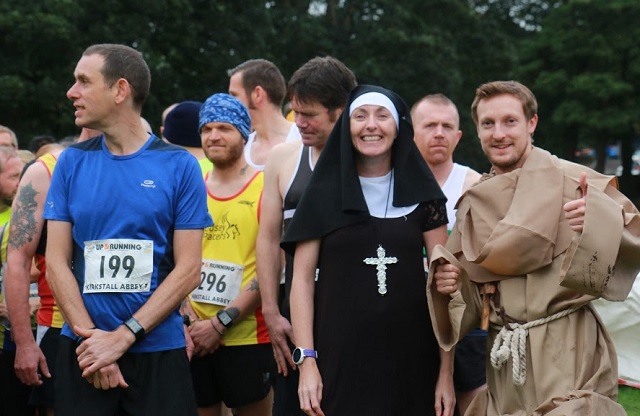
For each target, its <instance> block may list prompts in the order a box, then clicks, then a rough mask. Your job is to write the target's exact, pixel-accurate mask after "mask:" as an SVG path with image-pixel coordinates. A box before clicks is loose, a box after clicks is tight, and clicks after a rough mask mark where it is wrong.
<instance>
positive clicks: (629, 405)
mask: <svg viewBox="0 0 640 416" xmlns="http://www.w3.org/2000/svg"><path fill="white" fill-rule="evenodd" d="M618 403H620V404H621V405H622V407H624V410H626V411H627V415H628V416H640V389H634V388H633V387H629V386H620V390H619V392H618Z"/></svg>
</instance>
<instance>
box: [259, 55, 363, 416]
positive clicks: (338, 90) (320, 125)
mask: <svg viewBox="0 0 640 416" xmlns="http://www.w3.org/2000/svg"><path fill="white" fill-rule="evenodd" d="M355 86H356V78H355V76H354V75H353V72H351V70H350V69H349V68H347V67H346V66H345V65H344V64H343V63H342V62H340V61H339V60H337V59H335V58H333V57H329V56H327V57H316V58H313V59H311V60H310V61H308V62H307V63H305V64H304V65H302V66H301V67H300V68H299V69H298V70H297V71H296V72H295V73H294V74H293V76H292V77H291V79H290V80H289V84H288V88H287V89H288V92H287V93H288V98H289V99H290V100H291V107H292V109H293V111H294V112H295V120H296V126H297V127H298V129H299V130H300V134H301V136H302V142H295V143H285V144H281V145H279V146H276V147H275V148H274V149H273V151H272V152H271V154H270V155H269V158H268V160H267V163H266V166H265V179H264V180H265V183H264V191H263V193H262V202H261V213H260V230H259V232H258V241H257V266H258V281H259V283H260V293H261V295H262V313H263V315H264V318H265V322H266V323H267V328H268V329H269V336H270V338H271V343H272V346H273V353H274V356H275V359H276V362H277V364H278V373H279V374H278V376H276V386H275V397H274V415H276V416H288V415H298V414H301V410H300V402H299V400H298V391H297V390H298V373H297V372H290V371H289V366H290V367H291V368H292V369H296V366H295V363H294V362H293V359H292V357H291V353H292V348H291V345H290V344H289V342H291V344H292V345H295V343H294V342H293V341H294V340H293V332H292V329H291V322H290V319H291V317H290V313H289V299H288V298H289V291H290V289H291V277H292V272H293V259H292V258H291V257H290V256H287V260H286V272H285V284H283V285H281V284H280V282H281V279H282V264H281V261H280V258H281V250H280V239H281V237H282V229H283V221H284V226H285V227H286V226H287V224H288V222H289V220H290V219H291V218H292V217H293V213H294V212H295V208H296V206H297V204H298V201H299V200H300V197H301V196H302V192H303V191H304V189H305V186H306V184H307V182H308V181H309V178H310V177H311V173H312V171H313V167H314V166H315V164H316V161H317V160H318V157H320V153H321V152H322V149H323V147H324V144H325V143H326V141H327V138H328V137H329V134H330V133H331V130H332V129H333V126H334V124H335V123H336V121H337V120H338V117H340V114H341V113H342V110H343V109H344V105H345V102H346V99H347V97H348V95H349V92H350V91H351V90H352V89H353V88H354V87H355Z"/></svg>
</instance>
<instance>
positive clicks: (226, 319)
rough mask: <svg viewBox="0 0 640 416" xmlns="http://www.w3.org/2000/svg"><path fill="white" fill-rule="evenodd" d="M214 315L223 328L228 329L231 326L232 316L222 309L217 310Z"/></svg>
mask: <svg viewBox="0 0 640 416" xmlns="http://www.w3.org/2000/svg"><path fill="white" fill-rule="evenodd" d="M216 316H217V317H218V320H219V321H220V323H221V324H222V325H223V326H224V327H225V328H227V329H229V328H231V327H232V326H233V317H232V316H231V315H229V312H227V311H225V310H224V309H221V310H219V311H218V313H217V314H216Z"/></svg>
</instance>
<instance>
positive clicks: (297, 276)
mask: <svg viewBox="0 0 640 416" xmlns="http://www.w3.org/2000/svg"><path fill="white" fill-rule="evenodd" d="M445 202H446V198H445V196H444V194H443V193H442V191H441V190H440V187H439V186H438V183H437V182H436V180H435V179H434V178H433V175H432V174H431V172H430V170H429V168H428V167H427V165H426V163H425V162H424V160H423V159H422V157H421V156H420V153H419V152H418V149H417V148H416V147H415V145H414V142H413V127H412V125H411V119H410V114H409V109H408V108H407V105H406V103H405V102H404V101H403V99H402V98H401V97H400V96H398V95H397V94H395V93H394V92H392V91H389V90H387V89H384V88H381V87H376V86H371V85H361V86H358V87H356V88H355V89H354V90H353V91H352V92H351V94H350V96H349V99H348V101H347V103H346V106H345V110H344V112H343V113H342V115H341V117H340V119H339V120H338V122H337V123H336V125H335V127H334V129H333V131H332V133H331V135H330V136H329V139H328V141H327V144H326V146H325V148H324V150H323V152H322V155H321V156H320V159H319V160H318V163H317V165H316V168H315V170H314V173H313V176H312V177H311V180H310V183H309V186H308V187H307V190H306V191H305V194H304V195H303V197H302V200H301V201H300V204H299V205H298V208H297V210H296V213H295V215H294V217H293V219H292V222H291V224H290V226H289V228H288V230H287V232H286V234H285V236H284V239H283V244H282V245H283V248H285V250H288V251H289V252H291V253H293V252H294V251H295V261H294V272H293V284H292V289H291V315H292V324H293V332H294V338H295V341H296V347H299V349H296V352H295V353H294V360H296V361H298V362H299V365H298V368H299V371H300V382H299V386H298V393H299V398H300V406H301V408H302V409H303V410H304V411H305V413H307V414H309V415H328V416H334V415H338V416H340V415H368V416H371V415H373V416H375V415H380V416H388V415H438V416H440V415H447V416H449V415H452V414H453V408H454V403H455V399H454V391H453V381H452V372H453V369H452V355H451V353H445V352H444V351H442V350H440V349H439V348H438V344H437V341H436V338H435V336H434V333H433V329H432V326H431V323H430V318H429V311H428V307H427V298H426V279H425V273H424V265H423V258H422V250H423V247H426V249H427V254H430V253H431V249H432V248H433V247H434V246H435V245H436V244H444V242H445V241H446V238H447V229H446V224H447V213H446V208H445ZM306 350H308V351H306ZM314 355H315V356H316V357H317V358H313V357H314Z"/></svg>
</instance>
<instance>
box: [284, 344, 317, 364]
mask: <svg viewBox="0 0 640 416" xmlns="http://www.w3.org/2000/svg"><path fill="white" fill-rule="evenodd" d="M307 357H311V358H315V359H318V351H316V350H305V349H304V348H300V347H298V348H296V349H295V350H293V354H292V355H291V358H292V359H293V362H294V363H296V364H297V365H300V364H302V362H303V361H304V359H305V358H307Z"/></svg>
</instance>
